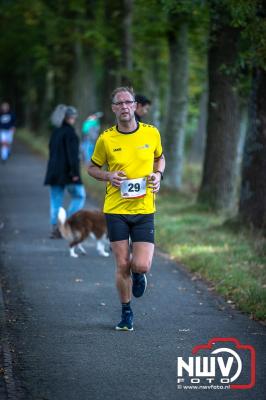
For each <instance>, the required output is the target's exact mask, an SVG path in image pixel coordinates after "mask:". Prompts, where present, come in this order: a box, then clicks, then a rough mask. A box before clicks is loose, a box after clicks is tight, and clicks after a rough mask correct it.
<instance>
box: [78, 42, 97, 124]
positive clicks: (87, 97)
mask: <svg viewBox="0 0 266 400" xmlns="http://www.w3.org/2000/svg"><path fill="white" fill-rule="evenodd" d="M73 105H74V106H75V107H77V109H78V113H79V118H78V121H77V130H78V131H80V129H81V125H82V122H83V121H84V120H85V118H86V117H87V116H88V115H89V114H92V113H94V112H95V111H96V94H95V75H94V63H93V51H90V50H89V49H88V48H85V47H84V46H83V45H82V44H81V42H80V41H77V42H76V44H75V66H74V79H73Z"/></svg>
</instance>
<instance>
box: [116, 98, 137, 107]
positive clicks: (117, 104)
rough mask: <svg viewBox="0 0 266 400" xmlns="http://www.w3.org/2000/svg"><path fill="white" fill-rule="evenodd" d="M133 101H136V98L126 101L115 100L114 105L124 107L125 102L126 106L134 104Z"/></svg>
mask: <svg viewBox="0 0 266 400" xmlns="http://www.w3.org/2000/svg"><path fill="white" fill-rule="evenodd" d="M133 103H135V101H134V100H126V101H117V102H116V103H114V102H113V105H114V106H118V107H122V105H123V104H125V105H126V106H132V104H133Z"/></svg>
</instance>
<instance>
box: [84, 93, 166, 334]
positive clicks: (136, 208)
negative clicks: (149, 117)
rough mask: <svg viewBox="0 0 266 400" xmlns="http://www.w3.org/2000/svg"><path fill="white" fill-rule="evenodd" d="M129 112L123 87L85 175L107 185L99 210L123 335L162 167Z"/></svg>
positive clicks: (144, 260) (148, 248)
mask: <svg viewBox="0 0 266 400" xmlns="http://www.w3.org/2000/svg"><path fill="white" fill-rule="evenodd" d="M135 110H136V102H135V97H134V92H133V91H132V90H131V89H130V88H127V87H120V88H117V89H115V90H114V92H113V93H112V111H113V112H114V113H115V116H116V120H117V125H116V126H113V127H111V128H109V129H107V130H105V131H104V132H103V133H102V134H101V135H100V136H99V138H98V140H97V142H96V146H95V150H94V153H93V155H92V158H91V163H90V165H89V166H88V173H89V175H91V176H92V177H94V178H95V179H97V180H101V181H106V182H107V188H106V196H105V202H104V210H103V211H104V213H105V215H106V221H107V228H108V235H109V239H110V242H111V247H112V251H113V254H114V256H115V260H116V267H117V268H116V286H117V289H118V293H119V297H120V301H121V303H122V316H121V321H120V322H119V323H118V324H117V326H116V329H117V330H125V331H132V330H133V311H132V308H131V297H132V294H133V296H135V297H141V296H142V295H143V293H144V292H145V289H146V286H147V278H146V273H147V272H148V271H149V270H150V268H151V263H152V258H153V253H154V212H155V202H154V200H155V193H157V192H158V191H159V189H160V181H161V179H162V178H163V172H164V168H165V159H164V155H163V150H162V145H161V138H160V133H159V131H158V130H157V129H156V128H155V127H154V126H152V125H146V124H142V123H139V122H137V121H136V119H135V115H134V112H135ZM104 165H106V166H107V171H105V170H103V169H102V167H103V166H104ZM130 241H131V242H132V253H131V252H130V247H131V246H130Z"/></svg>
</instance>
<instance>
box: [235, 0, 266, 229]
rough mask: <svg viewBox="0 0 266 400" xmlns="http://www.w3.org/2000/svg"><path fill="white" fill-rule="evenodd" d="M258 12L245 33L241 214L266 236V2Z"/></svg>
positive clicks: (258, 7)
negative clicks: (247, 74) (247, 88)
mask: <svg viewBox="0 0 266 400" xmlns="http://www.w3.org/2000/svg"><path fill="white" fill-rule="evenodd" d="M251 6H252V7H253V10H254V7H255V15H253V18H252V19H249V23H248V24H247V26H246V29H245V32H244V33H245V36H246V37H247V38H248V40H249V44H250V52H249V53H248V56H247V60H246V61H247V62H250V63H251V64H252V65H253V85H252V95H251V101H250V108H249V110H250V115H249V129H248V134H247V137H246V143H245V148H244V159H243V168H242V183H241V195H240V206H239V217H240V219H242V221H243V222H244V223H246V224H248V225H251V226H253V227H254V228H256V229H259V230H262V231H263V233H264V235H265V236H266V179H265V177H266V96H265V93H266V43H265V36H266V1H265V0H262V1H260V0H258V1H256V2H253V3H252V4H251Z"/></svg>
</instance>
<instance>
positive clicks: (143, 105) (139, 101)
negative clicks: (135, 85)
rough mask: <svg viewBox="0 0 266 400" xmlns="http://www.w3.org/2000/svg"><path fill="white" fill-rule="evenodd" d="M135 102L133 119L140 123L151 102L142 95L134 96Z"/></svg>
mask: <svg viewBox="0 0 266 400" xmlns="http://www.w3.org/2000/svg"><path fill="white" fill-rule="evenodd" d="M135 101H136V110H135V117H136V120H137V121H138V122H141V119H142V118H143V117H145V115H147V114H148V112H149V110H150V106H151V101H150V100H149V99H147V97H146V96H143V95H142V94H136V96H135Z"/></svg>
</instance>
